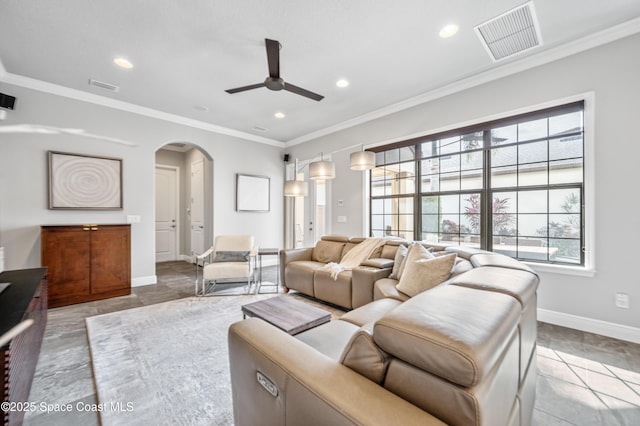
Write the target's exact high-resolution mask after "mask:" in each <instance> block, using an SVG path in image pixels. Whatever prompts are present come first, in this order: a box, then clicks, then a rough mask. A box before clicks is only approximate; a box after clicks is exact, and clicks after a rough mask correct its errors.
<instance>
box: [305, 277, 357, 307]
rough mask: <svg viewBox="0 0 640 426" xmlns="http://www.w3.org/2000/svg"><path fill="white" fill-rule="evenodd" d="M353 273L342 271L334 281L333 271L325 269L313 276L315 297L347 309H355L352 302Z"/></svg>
mask: <svg viewBox="0 0 640 426" xmlns="http://www.w3.org/2000/svg"><path fill="white" fill-rule="evenodd" d="M352 274H353V272H352V271H348V270H347V271H342V272H340V273H339V274H338V276H337V277H336V279H335V280H334V279H333V278H332V277H331V271H325V270H323V269H321V270H318V271H316V273H315V274H314V276H313V297H316V298H318V299H320V300H324V301H325V302H329V303H333V304H334V305H338V306H342V307H344V308H347V309H351V308H353V306H352V303H351V302H352V300H351V276H352Z"/></svg>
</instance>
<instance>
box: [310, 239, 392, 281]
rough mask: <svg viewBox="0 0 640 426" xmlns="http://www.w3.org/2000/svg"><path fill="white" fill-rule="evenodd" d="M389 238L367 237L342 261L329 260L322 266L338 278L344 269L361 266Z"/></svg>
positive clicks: (335, 278)
mask: <svg viewBox="0 0 640 426" xmlns="http://www.w3.org/2000/svg"><path fill="white" fill-rule="evenodd" d="M388 240H389V238H386V237H385V238H367V239H366V240H364V241H362V242H361V243H360V244H356V245H355V246H354V247H353V248H352V249H351V250H349V251H348V252H347V254H345V255H344V257H343V258H342V260H340V263H336V262H329V263H327V264H326V265H324V267H323V268H322V269H323V270H324V271H330V272H331V278H333V279H334V280H337V279H338V274H340V272H342V271H348V270H351V269H353V268H355V267H356V266H359V265H360V264H361V263H362V262H364V261H365V260H367V259H368V258H369V256H371V253H373V252H374V251H375V250H376V249H377V248H378V247H380V246H382V245H384V243H386V242H387V241H388Z"/></svg>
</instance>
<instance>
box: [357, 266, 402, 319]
mask: <svg viewBox="0 0 640 426" xmlns="http://www.w3.org/2000/svg"><path fill="white" fill-rule="evenodd" d="M391 269H392V268H391V267H388V268H374V267H371V266H358V267H357V268H353V270H352V271H351V306H352V307H353V308H354V309H355V308H358V307H360V306H363V305H366V304H367V303H369V302H372V301H373V285H374V284H375V282H376V281H378V280H379V279H382V278H386V277H388V276H389V274H391Z"/></svg>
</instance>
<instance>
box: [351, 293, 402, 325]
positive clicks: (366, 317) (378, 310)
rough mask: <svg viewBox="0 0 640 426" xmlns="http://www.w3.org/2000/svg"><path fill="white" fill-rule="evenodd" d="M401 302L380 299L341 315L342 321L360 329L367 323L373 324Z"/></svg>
mask: <svg viewBox="0 0 640 426" xmlns="http://www.w3.org/2000/svg"><path fill="white" fill-rule="evenodd" d="M401 303H402V302H401V301H399V300H396V299H389V298H385V299H380V300H374V301H373V302H370V303H367V304H366V305H364V306H360V307H359V308H357V309H354V310H352V311H349V312H347V313H346V314H344V315H342V316H341V317H340V319H341V320H342V321H348V322H350V323H352V324H355V325H357V326H358V327H362V326H363V325H365V324H367V323H373V322H375V321H377V320H379V319H380V318H382V317H383V316H384V315H385V314H386V313H387V312H389V311H390V310H392V309H393V308H395V307H397V306H398V305H400V304H401Z"/></svg>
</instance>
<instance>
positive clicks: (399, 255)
mask: <svg viewBox="0 0 640 426" xmlns="http://www.w3.org/2000/svg"><path fill="white" fill-rule="evenodd" d="M407 250H408V249H407V248H406V247H405V246H403V245H399V246H398V250H396V257H394V258H393V269H391V274H390V275H389V278H392V279H394V280H397V279H398V272H400V265H402V262H404V259H405V257H407Z"/></svg>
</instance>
